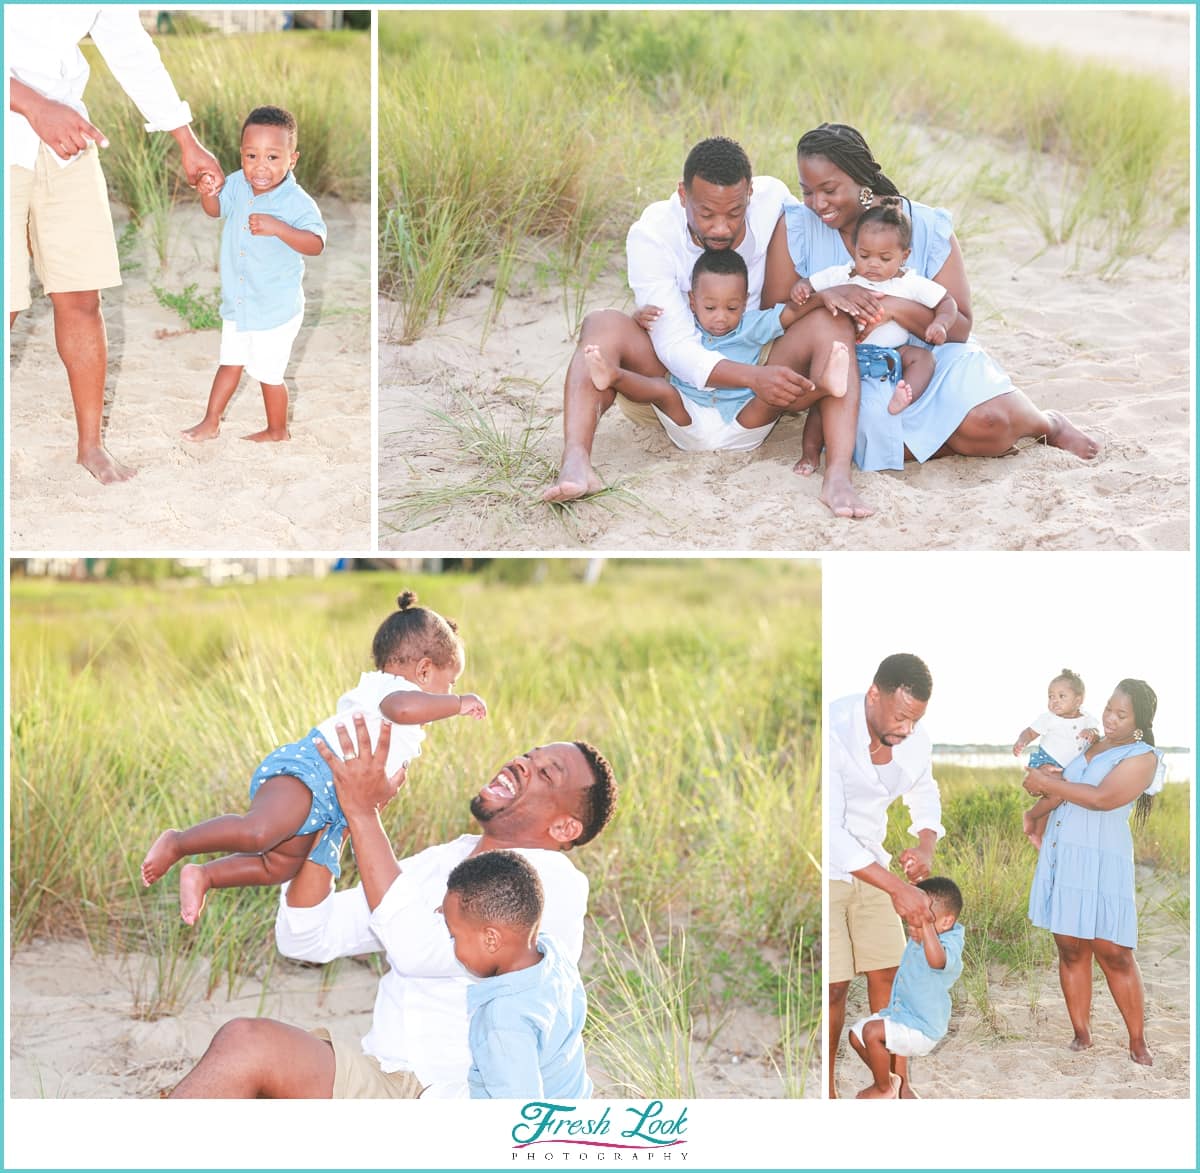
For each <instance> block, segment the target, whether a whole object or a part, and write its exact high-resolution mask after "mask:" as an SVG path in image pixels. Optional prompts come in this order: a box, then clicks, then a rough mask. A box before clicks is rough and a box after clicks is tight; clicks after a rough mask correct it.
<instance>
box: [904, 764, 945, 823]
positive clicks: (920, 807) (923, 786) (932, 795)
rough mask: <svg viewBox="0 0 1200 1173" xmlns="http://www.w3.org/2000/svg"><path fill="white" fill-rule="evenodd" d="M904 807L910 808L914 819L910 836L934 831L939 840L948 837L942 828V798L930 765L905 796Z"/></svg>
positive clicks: (910, 814)
mask: <svg viewBox="0 0 1200 1173" xmlns="http://www.w3.org/2000/svg"><path fill="white" fill-rule="evenodd" d="M904 805H905V806H906V807H908V813H909V817H910V818H911V819H912V824H911V825H910V826H909V828H908V833H909V834H910V835H914V836H915V835H917V834H918V833H919V832H921V831H933V832H934V834H936V835H937V837H938V838H939V839H944V838H945V837H946V828H945V827H943V826H942V796H941V793H940V792H939V791H938V784H937V782H936V781H935V780H934V777H933V770H932V768H931V767H930V766H929V765H926V766H925V767H924V768H923V769H922V771H921V773H920V775H919V776H918V778H917V780H916V781H915V782H914V783H913V785H912V788H911V789H910V790H909V791H908V793H907V794H905V796H904Z"/></svg>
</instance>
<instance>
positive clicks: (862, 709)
mask: <svg viewBox="0 0 1200 1173" xmlns="http://www.w3.org/2000/svg"><path fill="white" fill-rule="evenodd" d="M932 752H933V746H932V744H931V742H930V740H929V735H928V734H927V733H926V732H925V731H924V730H923V729H922V728H920V726H918V727H917V728H916V729H914V730H913V731H912V733H910V734H909V736H908V737H906V738H905V739H904V740H903V741H902V742H900V744H899V745H896V746H893V747H892V761H893V763H894V764H895V765H896V767H897V769H896V770H895V771H894V772H893V775H894V780H893V781H892V783H891V784H890V785H889V784H887V783H885V782H884V781H883V780H882V779H881V778H880V776H879V772H878V771H877V770H876V769H875V766H874V765H872V763H871V734H870V732H869V730H868V729H867V712H866V697H865V696H864V695H863V694H862V693H858V694H857V695H855V696H846V697H842V698H841V700H837V701H834V702H833V704H831V705H830V706H829V788H828V795H827V802H828V809H829V814H828V816H827V817H828V822H829V865H828V874H829V878H830V879H831V880H847V881H848V880H851V879H853V876H852V875H851V873H852V872H856V871H859V870H860V869H862V868H865V867H867V866H869V865H870V864H872V863H877V864H879V865H881V866H882V867H885V868H886V867H887V866H888V864H889V863H891V859H892V857H891V855H889V854H888V852H887V851H885V850H884V847H883V841H884V839H885V837H886V836H887V812H888V807H889V806H891V805H892V803H893V802H894V801H895V800H896V799H897V798H901V797H902V798H903V799H904V804H905V806H907V807H908V812H909V815H910V817H911V819H912V824H911V826H910V827H909V828H908V833H909V834H910V835H916V834H917V833H918V832H920V831H926V830H928V831H934V832H935V833H936V834H937V837H938V838H939V839H941V838H942V837H943V836H944V835H945V834H946V830H945V828H944V827H943V826H942V800H941V795H940V794H939V792H938V786H937V782H936V781H934V777H933V772H932V768H931V765H930V761H931V755H932Z"/></svg>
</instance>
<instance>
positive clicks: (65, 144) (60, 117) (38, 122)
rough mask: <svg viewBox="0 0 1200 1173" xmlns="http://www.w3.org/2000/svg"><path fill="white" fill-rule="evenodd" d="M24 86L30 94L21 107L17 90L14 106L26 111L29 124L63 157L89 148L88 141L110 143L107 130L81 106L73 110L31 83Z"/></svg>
mask: <svg viewBox="0 0 1200 1173" xmlns="http://www.w3.org/2000/svg"><path fill="white" fill-rule="evenodd" d="M15 84H16V85H19V84H20V83H19V82H18V83H15ZM21 88H22V89H24V90H25V91H26V94H27V95H28V96H27V97H26V99H25V101H23V102H20V103H19V105H20V108H18V104H17V103H16V95H15V93H14V104H13V109H14V110H16V111H17V113H19V114H24V115H25V117H26V118H27V119H28V121H29V125H30V126H32V127H33V132H34V134H36V135H37V136H38V138H40V139H41V140H42V142H44V143H45V144H46V146H48V147H49V148H50V149H51V150H52V151H53V152H54V153H55V154H56V155H57V156H58V157H59V158H60V159H71V158H74V157H75V156H76V155H78V154H79V152H80V151H86V150H87V147H88V143H99V144H100V146H102V147H107V146H108V139H107V138H106V137H105V134H104V132H103V131H102V130H101V129H100V128H99V127H97V126H93V125H92V124H91V123H90V122H89V121H88V120H87V119H86V118H84V116H83V115H82V114H80V113H79V111H78V110H72V109H71V107H70V106H67V105H65V104H64V103H62V102H55V101H53V100H52V99H50V98H44V97H42V95H41V94H38V93H37V92H36V91H34V90H30V89H29V87H28V86H22V87H21Z"/></svg>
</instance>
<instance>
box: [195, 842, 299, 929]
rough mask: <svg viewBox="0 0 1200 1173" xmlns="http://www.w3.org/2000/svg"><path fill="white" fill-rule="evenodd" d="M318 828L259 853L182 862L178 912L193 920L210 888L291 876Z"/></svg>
mask: <svg viewBox="0 0 1200 1173" xmlns="http://www.w3.org/2000/svg"><path fill="white" fill-rule="evenodd" d="M318 834H319V832H317V831H313V832H312V833H311V834H308V835H297V836H294V837H293V838H291V839H287V840H285V841H284V842H283V843H282V844H281V845H280V846H279V847H276V848H273V849H272V850H270V851H265V852H262V853H261V854H257V855H255V854H242V855H227V856H225V857H224V858H223V859H213V860H209V862H208V863H199V864H197V863H188V864H184V865H183V867H182V868H181V869H180V871H179V915H180V916H181V917H182V918H183V922H184V923H185V924H189V925H191V924H195V923H196V918H197V917H198V916H199V915H200V913H201V912H203V911H204V900H205V897H206V896H207V895H208V890H209V889H210V888H258V887H264V886H265V887H271V886H273V885H275V884H282V883H284V882H285V881H287V880H291V879H294V878H295V875H296V873H297V872H298V871H299V870H300V868H301V867H302V866H303V865H304V861H305V859H306V858H307V857H308V853H309V851H311V850H312V845H313V843H314V841H315V840H316V838H317V835H318Z"/></svg>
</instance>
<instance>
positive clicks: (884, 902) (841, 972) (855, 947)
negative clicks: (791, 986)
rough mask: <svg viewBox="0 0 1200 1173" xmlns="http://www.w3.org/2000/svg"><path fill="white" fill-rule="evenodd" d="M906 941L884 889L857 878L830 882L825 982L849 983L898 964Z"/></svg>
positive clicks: (902, 927) (898, 919)
mask: <svg viewBox="0 0 1200 1173" xmlns="http://www.w3.org/2000/svg"><path fill="white" fill-rule="evenodd" d="M907 941H908V938H907V935H906V934H905V932H904V923H903V921H901V919H900V917H899V916H897V915H896V910H895V908H893V907H892V898H891V897H890V896H889V895H888V894H887V893H886V892H884V891H883V889H881V888H876V887H875V886H874V885H873V884H866V883H864V882H863V881H862V880H857V879H856V880H851V881H850V882H849V883H847V882H846V881H845V880H830V882H829V957H828V959H827V961H826V964H825V976H826V979H827V980H828V981H831V982H848V981H850V980H851V979H852V978H853V977H854V976H855V975H856V974H860V973H870V972H871V971H872V970H876V969H891V968H892V967H893V966H896V965H899V964H900V958H901V957H902V956H903V955H904V946H905V945H906V944H907Z"/></svg>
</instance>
